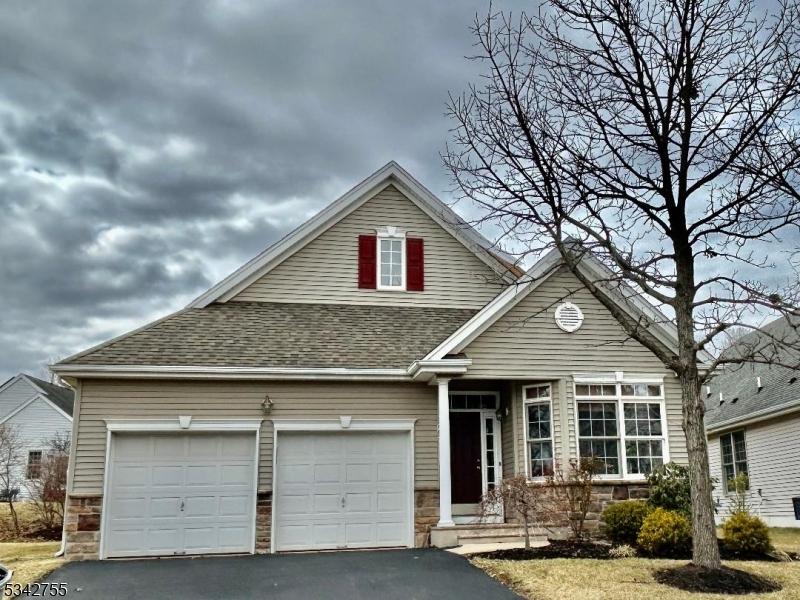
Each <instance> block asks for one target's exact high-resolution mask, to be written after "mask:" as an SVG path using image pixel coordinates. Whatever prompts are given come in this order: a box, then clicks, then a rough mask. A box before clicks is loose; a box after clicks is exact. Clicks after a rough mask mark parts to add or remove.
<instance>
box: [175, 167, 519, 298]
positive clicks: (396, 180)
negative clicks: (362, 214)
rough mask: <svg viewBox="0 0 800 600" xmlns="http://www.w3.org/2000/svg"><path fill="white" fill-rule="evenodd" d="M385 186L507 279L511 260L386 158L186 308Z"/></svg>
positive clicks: (264, 269)
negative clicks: (377, 167)
mask: <svg viewBox="0 0 800 600" xmlns="http://www.w3.org/2000/svg"><path fill="white" fill-rule="evenodd" d="M389 185H394V186H396V187H397V188H398V189H400V190H401V191H402V192H403V193H404V194H405V195H406V196H407V197H408V198H409V199H410V200H411V201H412V202H414V204H416V205H417V206H418V207H419V208H420V209H421V210H422V211H423V212H425V213H426V214H427V215H428V216H429V217H431V219H433V220H434V221H435V222H436V223H438V224H439V225H440V226H441V227H442V228H443V229H444V230H445V231H448V232H449V233H450V234H451V235H452V236H453V237H454V238H456V239H457V240H458V241H459V242H461V243H462V244H463V245H464V246H465V247H466V248H467V249H468V250H470V251H471V252H472V253H473V254H475V255H476V256H477V257H478V258H479V259H480V260H482V261H483V262H484V263H486V264H487V265H488V266H489V267H490V268H491V269H493V270H494V271H495V272H496V273H497V274H498V275H499V277H500V278H501V279H503V280H504V281H506V282H507V283H510V282H511V281H513V280H514V279H515V275H514V274H513V273H512V272H511V269H512V268H513V264H514V260H513V258H511V257H510V256H508V255H506V254H505V253H503V252H502V251H500V250H499V249H497V248H495V247H494V245H493V244H491V242H489V241H488V240H487V239H485V238H484V237H483V236H482V235H480V234H479V233H478V232H477V231H476V230H475V229H474V228H472V227H471V226H470V225H469V224H467V223H466V222H465V221H464V220H463V219H462V218H461V217H459V216H458V215H457V214H456V213H455V212H454V211H453V210H451V209H450V208H449V207H448V206H447V205H446V204H444V203H443V202H442V201H441V200H439V199H438V198H437V197H436V196H435V195H434V194H433V193H432V192H431V191H430V190H428V189H427V188H426V187H425V186H423V185H422V184H421V183H420V182H419V181H417V180H416V179H414V177H412V176H411V175H410V174H409V173H408V171H406V170H405V169H403V168H402V167H401V166H400V165H399V164H397V163H396V162H394V161H391V162H389V163H387V164H386V165H384V166H383V167H381V168H380V169H378V170H377V171H376V172H375V173H373V174H372V175H370V176H369V177H367V178H366V179H364V180H363V181H362V182H361V183H359V184H358V185H356V186H355V187H353V188H352V189H351V190H350V191H348V192H346V193H345V194H344V195H343V196H341V197H339V198H338V199H337V200H335V201H334V202H333V203H331V204H329V205H328V206H326V207H325V208H323V209H322V210H321V211H320V212H318V213H317V214H316V215H314V216H313V217H312V218H311V219H309V220H308V221H306V222H305V223H303V224H302V225H301V226H300V227H298V228H297V229H295V230H294V231H292V232H291V233H289V234H288V235H286V236H285V237H283V238H282V239H280V240H279V241H278V242H276V243H275V244H273V245H272V246H270V247H268V248H266V249H265V250H264V251H263V252H261V253H260V254H259V255H258V256H256V257H255V258H253V259H252V260H250V261H249V262H247V263H246V264H244V265H243V266H242V267H240V268H239V269H237V270H236V271H234V272H233V273H231V274H230V275H229V276H228V277H226V278H225V279H223V280H222V281H220V282H219V283H217V284H216V285H214V286H213V287H212V288H211V289H209V290H208V291H206V292H205V293H203V294H202V295H200V296H198V297H197V298H196V299H194V300H193V301H192V302H191V303H190V304H189V305H188V307H187V308H203V307H205V306H208V305H209V304H211V303H212V302H226V301H228V300H230V299H231V298H233V297H234V296H235V295H236V294H238V293H239V292H241V291H242V290H243V289H245V288H246V287H247V286H249V285H250V284H252V283H253V282H254V281H256V280H257V279H259V278H260V277H262V276H263V275H264V274H266V273H268V272H269V271H270V270H272V269H273V268H275V267H276V266H277V265H279V264H280V263H281V262H283V261H284V260H286V259H287V258H289V257H290V256H291V255H293V254H294V253H295V252H297V251H298V250H300V249H301V248H303V247H304V246H305V245H306V244H308V243H309V242H310V241H311V240H313V239H314V238H316V237H317V236H319V235H320V234H322V233H323V232H324V231H326V230H327V229H329V228H330V227H332V226H333V225H335V224H336V223H338V222H339V221H341V220H342V219H343V218H345V217H346V216H347V215H348V214H350V213H352V212H353V211H354V210H356V209H357V208H359V207H360V206H361V205H362V204H364V203H365V202H366V201H367V200H369V199H370V198H371V197H372V196H374V195H375V194H376V193H378V192H379V191H380V190H382V189H384V188H385V187H387V186H389Z"/></svg>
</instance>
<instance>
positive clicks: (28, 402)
mask: <svg viewBox="0 0 800 600" xmlns="http://www.w3.org/2000/svg"><path fill="white" fill-rule="evenodd" d="M37 389H38V388H37ZM37 400H44V401H45V403H46V404H48V405H49V406H50V408H52V409H53V410H55V411H56V412H57V413H58V414H60V415H61V416H62V417H64V418H65V419H67V420H68V421H69V422H70V423H71V422H72V417H71V416H70V415H68V414H67V413H65V412H64V411H63V410H61V409H60V408H59V407H58V406H57V405H56V404H55V403H54V402H53V401H52V400H50V399H49V398H48V397H47V396H46V395H45V394H36V395H35V396H33V397H32V398H29V399H28V400H24V401H23V402H22V404H20V405H19V406H17V407H16V408H15V409H14V410H12V411H11V412H10V413H8V414H7V415H6V416H5V417H3V418H2V419H0V425H2V424H3V423H5V422H6V421H8V420H9V419H11V418H12V417H14V416H16V415H18V414H19V413H21V412H22V411H23V410H25V409H26V408H28V407H29V406H30V405H31V404H33V403H34V402H36V401H37ZM73 410H74V409H73Z"/></svg>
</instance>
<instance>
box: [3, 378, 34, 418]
mask: <svg viewBox="0 0 800 600" xmlns="http://www.w3.org/2000/svg"><path fill="white" fill-rule="evenodd" d="M38 393H40V392H39V390H37V389H36V388H35V387H33V386H32V385H31V384H30V383H28V381H27V380H26V379H22V378H20V379H17V380H16V381H15V382H14V383H12V384H11V385H9V386H8V387H7V388H5V389H4V390H2V391H0V421H2V420H3V418H4V417H6V416H8V415H9V414H10V413H11V412H13V411H14V410H15V409H17V408H19V407H20V406H21V405H22V404H23V403H24V402H25V401H27V400H30V399H31V398H33V397H34V396H35V395H36V394H38Z"/></svg>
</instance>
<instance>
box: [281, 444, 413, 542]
mask: <svg viewBox="0 0 800 600" xmlns="http://www.w3.org/2000/svg"><path fill="white" fill-rule="evenodd" d="M410 456H411V435H410V434H409V433H408V432H380V433H378V432H375V433H373V432H331V433H305V432H303V433H299V432H280V433H279V434H278V449H277V456H276V473H275V490H274V493H275V506H274V509H275V517H274V519H275V521H274V527H275V530H274V531H275V550H277V551H281V550H326V549H335V548H381V547H396V546H410V545H412V537H413V532H412V520H411V515H412V513H413V501H412V498H413V493H412V491H413V484H412V482H411V458H410Z"/></svg>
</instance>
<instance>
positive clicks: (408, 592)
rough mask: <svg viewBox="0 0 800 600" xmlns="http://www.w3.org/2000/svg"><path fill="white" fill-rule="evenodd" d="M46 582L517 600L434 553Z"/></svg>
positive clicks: (197, 562) (201, 562) (86, 568)
mask: <svg viewBox="0 0 800 600" xmlns="http://www.w3.org/2000/svg"><path fill="white" fill-rule="evenodd" d="M46 581H51V582H65V583H67V585H68V586H69V594H68V595H67V598H73V599H79V600H95V599H97V600H101V599H102V600H114V599H124V598H130V599H131V600H134V599H135V600H143V599H149V598H158V599H162V598H169V599H170V600H184V599H186V600H190V599H191V600H196V599H202V598H209V599H210V598H220V599H226V600H228V599H230V600H233V599H236V598H242V599H247V600H253V599H255V598H275V599H292V600H296V599H305V598H337V599H338V598H341V599H342V600H359V599H361V598H364V599H367V598H368V599H370V600H374V599H377V600H390V599H394V598H398V599H401V598H402V599H403V600H407V599H410V598H418V599H424V598H437V599H440V598H459V599H462V600H471V599H473V598H474V599H476V600H477V599H480V600H487V599H494V598H497V599H498V600H503V599H512V598H513V599H518V596H516V595H515V594H513V593H512V592H511V591H509V590H508V589H507V588H505V587H504V586H502V585H501V584H500V583H498V582H497V581H495V580H494V579H492V578H491V577H489V576H488V575H486V574H485V573H484V572H483V571H481V570H479V569H477V568H475V567H473V566H472V565H470V564H469V562H467V560H466V559H464V558H462V557H460V556H456V555H454V554H450V553H449V552H443V551H440V550H432V549H425V550H385V551H373V552H325V553H315V554H278V555H266V556H231V557H215V558H177V559H165V560H157V559H156V560H125V561H102V562H99V561H90V562H89V561H87V562H75V563H68V564H66V565H65V566H63V567H61V568H60V569H58V570H56V571H54V572H53V573H51V574H50V575H49V576H48V577H47V579H46Z"/></svg>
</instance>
